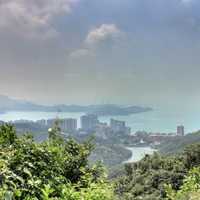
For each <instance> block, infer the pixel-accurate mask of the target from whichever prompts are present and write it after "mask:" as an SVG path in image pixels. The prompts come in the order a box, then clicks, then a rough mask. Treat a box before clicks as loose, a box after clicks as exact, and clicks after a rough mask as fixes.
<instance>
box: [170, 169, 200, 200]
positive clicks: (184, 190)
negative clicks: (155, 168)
mask: <svg viewBox="0 0 200 200" xmlns="http://www.w3.org/2000/svg"><path fill="white" fill-rule="evenodd" d="M166 191H167V198H168V199H169V200H199V199H200V168H199V167H198V168H193V169H192V170H191V171H190V172H189V175H188V176H187V177H186V178H185V179H184V183H183V185H182V186H181V187H180V190H178V191H175V190H173V189H172V186H171V185H167V186H166Z"/></svg>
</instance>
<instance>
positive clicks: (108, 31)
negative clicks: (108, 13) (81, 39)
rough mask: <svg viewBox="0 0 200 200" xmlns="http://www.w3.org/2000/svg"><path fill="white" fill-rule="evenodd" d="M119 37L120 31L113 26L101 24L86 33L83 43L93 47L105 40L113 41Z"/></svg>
mask: <svg viewBox="0 0 200 200" xmlns="http://www.w3.org/2000/svg"><path fill="white" fill-rule="evenodd" d="M120 35H121V31H120V30H119V29H118V27H117V26H116V25H115V24H102V25H101V26H100V27H97V28H95V29H93V30H91V31H90V32H89V33H88V35H87V38H86V40H85V43H86V44H88V45H94V44H98V43H101V42H104V41H107V40H115V39H117V38H118V37H119V36H120Z"/></svg>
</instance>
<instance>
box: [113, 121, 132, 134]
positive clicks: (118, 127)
mask: <svg viewBox="0 0 200 200" xmlns="http://www.w3.org/2000/svg"><path fill="white" fill-rule="evenodd" d="M110 128H111V130H112V131H113V132H115V133H124V134H126V135H130V134H131V128H130V127H127V126H126V122H125V121H119V120H115V119H110Z"/></svg>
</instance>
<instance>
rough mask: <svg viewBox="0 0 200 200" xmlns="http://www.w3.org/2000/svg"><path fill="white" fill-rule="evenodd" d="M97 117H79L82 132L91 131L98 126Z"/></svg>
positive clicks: (90, 115) (92, 115) (89, 115)
mask: <svg viewBox="0 0 200 200" xmlns="http://www.w3.org/2000/svg"><path fill="white" fill-rule="evenodd" d="M98 123H99V121H98V117H97V115H94V114H88V115H84V116H82V117H81V128H82V129H83V130H84V131H93V130H95V128H96V126H97V125H98Z"/></svg>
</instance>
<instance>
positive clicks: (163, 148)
mask: <svg viewBox="0 0 200 200" xmlns="http://www.w3.org/2000/svg"><path fill="white" fill-rule="evenodd" d="M199 142H200V131H198V132H196V133H191V134H188V135H185V136H184V137H175V138H174V137H173V138H169V139H166V140H165V141H164V142H162V143H161V145H160V146H158V149H159V151H160V153H163V154H174V153H181V152H182V151H183V150H184V148H185V147H186V146H188V145H190V144H195V143H199Z"/></svg>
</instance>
